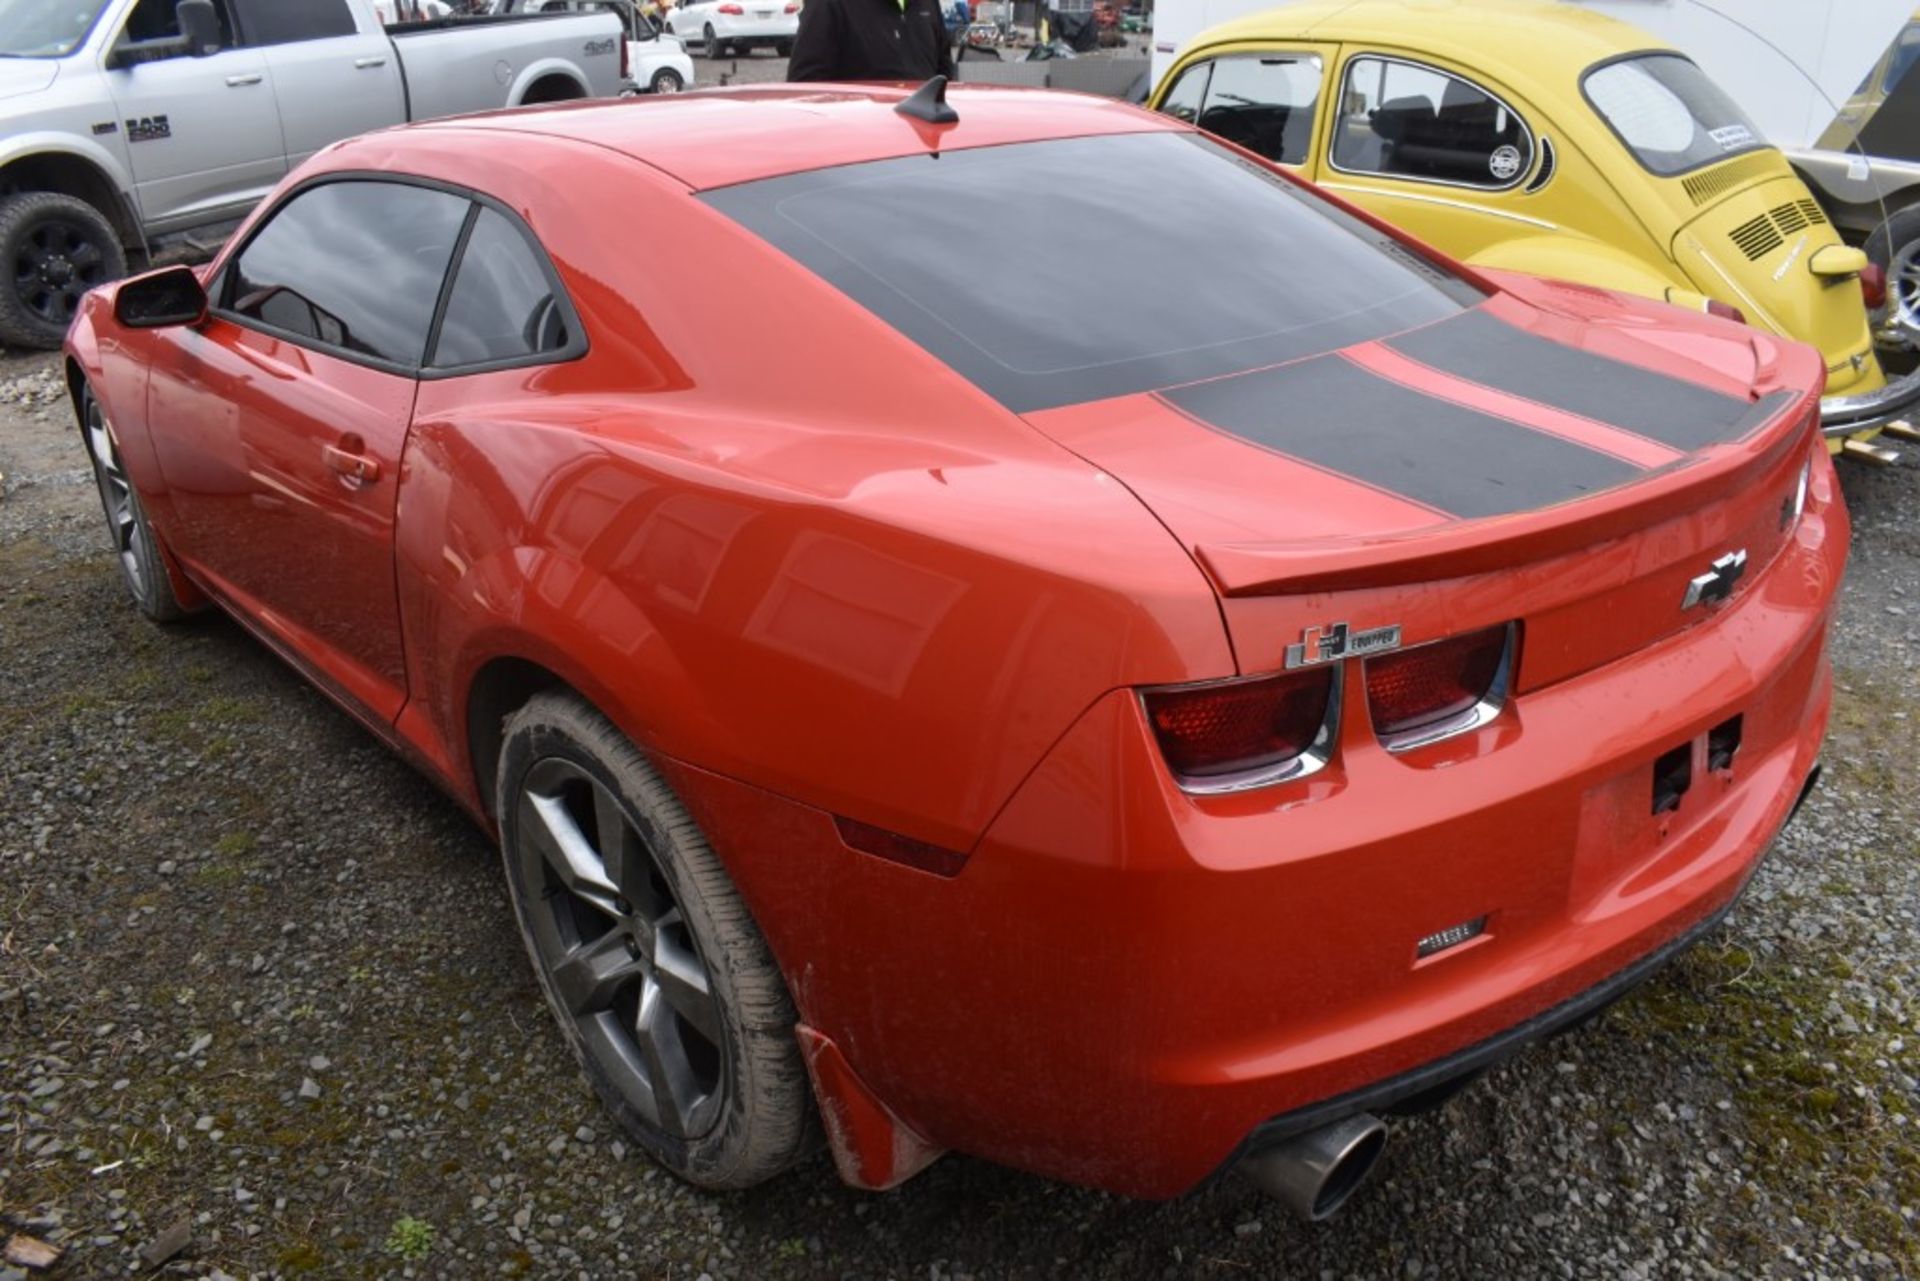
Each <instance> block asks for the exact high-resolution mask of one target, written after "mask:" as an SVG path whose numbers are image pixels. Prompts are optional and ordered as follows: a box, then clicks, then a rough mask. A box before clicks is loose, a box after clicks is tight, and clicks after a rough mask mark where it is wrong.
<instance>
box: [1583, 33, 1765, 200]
mask: <svg viewBox="0 0 1920 1281" xmlns="http://www.w3.org/2000/svg"><path fill="white" fill-rule="evenodd" d="M1581 84H1582V87H1583V88H1584V89H1585V90H1586V94H1587V101H1588V102H1590V103H1592V104H1593V109H1594V110H1595V111H1597V112H1599V113H1600V118H1601V119H1602V120H1604V121H1606V122H1607V124H1608V125H1609V126H1610V127H1611V128H1612V129H1613V132H1614V133H1615V134H1616V135H1618V136H1619V139H1620V141H1621V142H1623V143H1625V144H1626V147H1627V150H1628V151H1631V152H1632V153H1633V156H1634V159H1636V160H1638V161H1639V162H1640V163H1641V164H1642V165H1643V166H1645V167H1646V169H1647V170H1648V171H1649V172H1651V173H1654V174H1658V175H1659V176H1660V177H1662V178H1668V177H1672V176H1673V175H1675V174H1681V173H1686V172H1687V171H1688V170H1690V169H1700V168H1703V167H1705V166H1707V165H1711V164H1717V163H1718V162H1720V161H1722V160H1725V159H1726V158H1727V157H1729V156H1735V155H1738V154H1740V153H1741V152H1743V151H1757V150H1758V149H1760V148H1762V147H1764V146H1766V145H1767V140H1766V139H1765V138H1763V137H1761V136H1760V131H1759V130H1758V129H1756V128H1754V126H1753V122H1752V121H1751V120H1748V119H1747V117H1746V115H1745V114H1744V113H1742V112H1741V110H1740V108H1739V107H1736V106H1735V105H1734V103H1733V99H1731V98H1729V97H1727V95H1726V94H1725V93H1724V92H1722V91H1721V89H1720V86H1718V85H1716V84H1714V83H1713V81H1711V80H1709V79H1707V73H1706V72H1704V71H1702V70H1700V68H1699V67H1696V66H1695V65H1694V64H1693V63H1691V62H1689V61H1687V60H1686V59H1685V58H1683V57H1681V56H1680V55H1679V54H1670V53H1653V54H1643V55H1641V56H1639V57H1635V58H1626V59H1622V60H1620V61H1618V62H1608V63H1602V64H1601V65H1600V66H1598V67H1595V68H1594V69H1593V70H1591V71H1589V72H1587V75H1586V79H1585V80H1583V81H1582V82H1581Z"/></svg>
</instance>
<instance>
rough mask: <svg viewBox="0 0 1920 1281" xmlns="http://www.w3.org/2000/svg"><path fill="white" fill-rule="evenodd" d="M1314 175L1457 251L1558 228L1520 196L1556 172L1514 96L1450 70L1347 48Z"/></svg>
mask: <svg viewBox="0 0 1920 1281" xmlns="http://www.w3.org/2000/svg"><path fill="white" fill-rule="evenodd" d="M1339 83H1340V91H1339V95H1338V98H1337V100H1336V102H1335V104H1334V108H1335V109H1334V110H1333V111H1332V112H1331V113H1330V114H1331V115H1332V122H1331V126H1330V128H1329V129H1328V138H1327V143H1326V145H1325V146H1324V148H1323V149H1322V152H1321V155H1320V158H1319V160H1320V163H1319V164H1318V166H1317V167H1316V170H1315V173H1314V177H1315V178H1316V179H1317V180H1318V181H1319V182H1320V183H1321V184H1322V185H1323V186H1325V187H1327V188H1328V189H1329V190H1332V191H1335V192H1338V193H1339V194H1341V195H1342V196H1345V197H1346V198H1347V199H1349V200H1352V201H1354V202H1355V203H1357V204H1360V205H1362V206H1364V207H1365V208H1367V209H1368V210H1370V211H1371V212H1373V213H1376V214H1378V215H1379V216H1381V217H1382V218H1385V219H1386V220H1387V221H1389V222H1392V223H1397V224H1399V225H1401V226H1404V227H1406V228H1407V229H1408V230H1409V231H1411V232H1413V233H1414V234H1415V235H1417V236H1420V237H1421V238H1422V239H1425V240H1429V241H1432V242H1433V243H1434V244H1437V245H1441V246H1444V247H1445V249H1446V250H1447V252H1448V253H1451V254H1453V255H1454V256H1455V257H1457V258H1469V259H1470V258H1472V257H1473V256H1474V255H1475V254H1477V253H1479V252H1480V251H1481V250H1483V249H1485V248H1487V247H1488V246H1490V245H1493V244H1495V243H1497V242H1499V241H1501V240H1504V239H1507V238H1510V237H1512V236H1514V235H1515V234H1524V233H1528V232H1531V231H1536V230H1546V231H1552V230H1554V229H1555V228H1554V224H1553V223H1551V222H1548V221H1545V220H1542V219H1539V218H1536V217H1534V216H1533V215H1532V214H1530V213H1528V212H1527V211H1526V209H1525V208H1524V207H1523V199H1524V197H1525V196H1526V195H1527V194H1529V192H1530V191H1534V190H1538V186H1537V184H1539V183H1544V182H1545V181H1546V180H1547V179H1548V178H1549V177H1551V164H1550V163H1549V162H1547V161H1546V160H1545V159H1544V155H1543V148H1542V146H1541V144H1540V143H1539V141H1538V139H1539V134H1538V133H1537V132H1536V131H1535V129H1534V128H1533V126H1532V125H1531V124H1530V123H1529V121H1528V117H1527V115H1526V114H1525V112H1524V110H1523V109H1521V108H1519V107H1518V105H1517V104H1516V102H1515V100H1514V99H1513V98H1512V96H1511V95H1510V94H1503V93H1500V92H1497V91H1496V90H1495V89H1494V88H1493V87H1491V86H1489V85H1487V84H1485V83H1483V82H1481V81H1479V80H1477V79H1475V78H1473V77H1471V76H1468V75H1467V74H1465V73H1464V72H1460V71H1455V70H1453V69H1451V68H1445V67H1440V66H1437V65H1434V64H1431V63H1427V62H1423V61H1417V60H1415V59H1412V58H1408V57H1402V56H1399V55H1397V54H1394V53H1389V52H1384V51H1379V50H1359V51H1354V50H1349V51H1348V52H1347V55H1346V61H1345V64H1344V66H1343V68H1342V70H1341V78H1340V82H1339Z"/></svg>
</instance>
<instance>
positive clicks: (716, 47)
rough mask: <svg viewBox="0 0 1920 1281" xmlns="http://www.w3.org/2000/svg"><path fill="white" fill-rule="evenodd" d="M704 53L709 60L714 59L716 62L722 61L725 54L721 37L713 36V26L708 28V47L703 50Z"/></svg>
mask: <svg viewBox="0 0 1920 1281" xmlns="http://www.w3.org/2000/svg"><path fill="white" fill-rule="evenodd" d="M702 52H704V53H705V54H706V55H707V57H708V58H710V59H712V60H713V61H715V62H718V61H719V60H720V55H721V53H722V52H723V49H722V47H721V44H720V37H719V36H716V35H715V34H713V27H712V26H708V27H707V30H706V47H705V48H704V49H703V50H702Z"/></svg>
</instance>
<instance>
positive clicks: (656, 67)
mask: <svg viewBox="0 0 1920 1281" xmlns="http://www.w3.org/2000/svg"><path fill="white" fill-rule="evenodd" d="M638 16H639V20H640V26H639V30H638V31H637V32H636V33H635V35H636V38H635V39H632V40H629V41H627V68H628V74H629V75H631V76H632V78H633V87H634V88H635V89H636V90H638V91H639V92H641V93H679V92H680V91H681V90H682V89H691V88H693V59H692V58H691V57H689V56H688V55H687V47H686V46H685V45H683V44H681V43H680V37H678V36H674V35H669V34H668V33H667V32H665V31H662V30H661V29H660V28H658V27H656V26H654V25H653V19H651V18H648V17H646V16H645V15H638ZM648 33H651V34H648Z"/></svg>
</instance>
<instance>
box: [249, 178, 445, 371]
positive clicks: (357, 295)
mask: <svg viewBox="0 0 1920 1281" xmlns="http://www.w3.org/2000/svg"><path fill="white" fill-rule="evenodd" d="M469 207H470V202H469V201H467V200H466V199H465V198H464V197H461V196H454V195H449V194H448V193H446V192H444V191H433V190H430V189H428V188H426V187H415V186H409V185H406V184H403V183H397V182H362V181H343V182H329V183H325V184H323V185H321V186H318V187H311V188H308V189H307V190H306V191H303V192H301V193H300V194H299V195H297V196H295V197H293V199H291V200H289V201H288V202H287V203H286V204H284V205H282V206H281V207H280V209H279V210H278V211H276V212H275V213H274V214H273V216H272V217H271V218H269V219H268V220H267V223H266V225H265V226H263V227H262V228H261V229H260V230H259V232H257V233H256V234H255V235H254V236H253V238H252V239H250V240H249V241H248V242H247V244H246V246H245V248H243V249H241V251H240V253H239V254H238V256H236V257H235V258H234V260H233V264H232V266H231V267H230V268H229V269H228V270H227V272H226V276H227V278H228V283H227V286H226V298H227V303H226V308H227V310H228V311H229V313H230V314H232V315H234V316H235V317H237V318H241V319H244V320H250V321H255V322H257V323H259V324H261V325H265V326H267V327H269V328H272V329H277V330H280V331H282V332H284V333H287V334H290V335H292V336H294V337H295V338H300V339H306V340H309V341H311V342H314V343H317V344H320V345H322V346H326V347H334V348H338V349H339V350H341V351H344V352H351V353H353V354H355V355H359V356H370V357H373V358H375V359H377V360H383V361H389V362H392V363H394V364H398V365H405V366H408V367H409V368H411V367H413V366H416V365H418V364H419V363H420V359H421V356H422V355H423V354H424V352H425V351H426V346H427V330H428V328H429V327H430V326H431V325H432V323H433V308H434V303H435V302H436V301H437V300H438V299H439V297H440V287H441V285H442V284H443V283H444V282H445V279H446V274H447V263H448V262H449V261H450V260H451V259H452V257H453V246H454V242H455V241H457V240H458V239H459V237H460V227H461V224H462V223H463V222H464V221H465V220H466V216H467V210H468V208H469Z"/></svg>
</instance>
